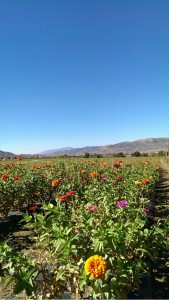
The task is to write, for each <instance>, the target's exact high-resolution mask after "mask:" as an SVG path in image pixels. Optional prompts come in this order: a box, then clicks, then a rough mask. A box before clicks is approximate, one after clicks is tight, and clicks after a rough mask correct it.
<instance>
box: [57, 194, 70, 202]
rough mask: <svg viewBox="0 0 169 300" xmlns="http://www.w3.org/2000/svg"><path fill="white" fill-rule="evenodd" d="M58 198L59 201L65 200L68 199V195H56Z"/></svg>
mask: <svg viewBox="0 0 169 300" xmlns="http://www.w3.org/2000/svg"><path fill="white" fill-rule="evenodd" d="M58 200H59V201H60V202H66V201H69V199H68V195H63V196H58Z"/></svg>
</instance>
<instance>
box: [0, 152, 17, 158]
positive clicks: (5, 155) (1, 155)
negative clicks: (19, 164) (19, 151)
mask: <svg viewBox="0 0 169 300" xmlns="http://www.w3.org/2000/svg"><path fill="white" fill-rule="evenodd" d="M8 157H15V154H13V153H12V152H6V151H1V150H0V158H8Z"/></svg>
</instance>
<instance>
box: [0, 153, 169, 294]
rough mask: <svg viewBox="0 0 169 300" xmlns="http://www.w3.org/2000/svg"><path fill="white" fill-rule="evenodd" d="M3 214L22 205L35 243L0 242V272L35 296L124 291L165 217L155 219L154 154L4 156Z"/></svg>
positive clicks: (157, 241)
mask: <svg viewBox="0 0 169 300" xmlns="http://www.w3.org/2000/svg"><path fill="white" fill-rule="evenodd" d="M0 172H1V174H0V189H1V195H2V198H1V201H2V202H1V206H0V207H1V217H2V218H6V217H7V214H8V212H9V210H11V209H17V210H23V207H24V208H25V211H26V213H25V216H24V221H25V222H26V223H27V226H28V228H29V230H31V232H32V240H33V241H34V248H33V249H32V251H28V252H27V253H24V254H23V253H15V252H14V251H13V250H12V249H11V248H10V247H9V245H8V243H7V242H6V241H5V242H3V243H2V244H1V246H0V264H1V273H0V275H1V278H2V279H3V278H9V281H11V279H12V280H13V282H14V294H18V293H20V292H21V291H23V290H25V291H26V294H27V295H28V296H29V297H32V298H34V299H41V298H42V297H44V298H45V299H47V298H51V299H54V298H55V299H58V298H61V297H62V296H63V295H64V293H65V292H69V293H70V294H71V295H73V297H74V298H75V299H83V298H84V297H87V298H93V299H103V298H104V299H110V298H116V299H117V298H126V297H127V295H128V294H129V293H130V292H131V291H133V289H134V288H135V287H136V286H138V283H139V282H140V278H141V274H142V273H144V272H147V271H148V264H147V262H148V261H149V260H153V259H154V258H155V257H156V256H157V255H158V248H159V246H163V247H168V233H169V218H168V219H167V220H166V222H165V224H161V222H160V220H159V222H158V223H157V224H156V223H154V222H153V210H152V202H151V199H152V195H153V193H154V189H155V185H156V183H157V182H158V180H159V164H158V161H156V160H155V159H150V160H144V159H143V158H138V157H136V158H135V157H131V158H130V159H125V158H124V160H122V159H119V160H112V159H111V158H110V159H102V158H101V159H100V158H99V159H93V158H90V159H89V158H87V159H86V158H84V159H68V158H65V159H53V160H51V161H40V160H39V161H32V162H29V161H22V160H21V161H18V160H13V161H11V162H3V163H2V164H1V166H0Z"/></svg>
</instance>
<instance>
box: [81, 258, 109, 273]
mask: <svg viewBox="0 0 169 300" xmlns="http://www.w3.org/2000/svg"><path fill="white" fill-rule="evenodd" d="M84 268H85V271H86V274H87V275H90V277H91V278H93V279H99V278H101V277H103V276H104V275H105V273H106V270H107V262H106V260H105V258H104V257H103V256H99V255H93V256H91V257H89V258H88V259H87V260H86V262H85V266H84Z"/></svg>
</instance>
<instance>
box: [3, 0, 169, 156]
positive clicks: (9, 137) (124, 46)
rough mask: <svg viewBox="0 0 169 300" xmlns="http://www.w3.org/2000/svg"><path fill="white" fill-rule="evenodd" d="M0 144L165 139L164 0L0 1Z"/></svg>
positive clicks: (16, 147) (168, 129) (12, 147)
mask: <svg viewBox="0 0 169 300" xmlns="http://www.w3.org/2000/svg"><path fill="white" fill-rule="evenodd" d="M0 103H1V107H0V150H3V151H10V152H13V153H16V154H21V153H38V152H41V151H43V150H48V149H55V148H62V147H67V146H69V147H83V146H91V145H107V144H114V143H118V142H122V141H132V140H136V139H140V138H146V137H169V1H168V0H162V1H161V0H137V1H136V0H127V1H126V0H29V1H28V0H14V1H13V0H1V1H0Z"/></svg>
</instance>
